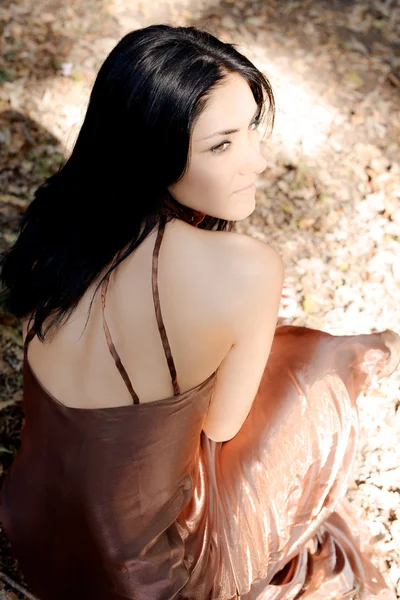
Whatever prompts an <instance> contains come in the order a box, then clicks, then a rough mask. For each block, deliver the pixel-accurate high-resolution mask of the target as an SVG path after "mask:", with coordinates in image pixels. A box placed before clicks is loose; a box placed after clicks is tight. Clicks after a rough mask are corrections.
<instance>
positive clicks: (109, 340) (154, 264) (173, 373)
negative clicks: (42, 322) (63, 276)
mask: <svg viewBox="0 0 400 600" xmlns="http://www.w3.org/2000/svg"><path fill="white" fill-rule="evenodd" d="M165 225H166V220H165V217H164V216H163V217H162V219H161V223H160V227H159V229H158V233H157V239H156V242H155V245H154V250H153V260H152V277H151V283H152V291H153V301H154V308H155V314H156V318H157V324H158V330H159V332H160V337H161V341H162V344H163V349H164V354H165V358H166V360H167V364H168V368H169V372H170V375H171V381H172V385H173V388H174V396H176V395H178V394H180V388H179V384H178V380H177V374H176V368H175V364H174V360H173V358H172V352H171V347H170V345H169V342H168V337H167V332H166V330H165V325H164V322H163V318H162V314H161V306H160V298H159V292H158V281H157V276H158V256H159V252H160V246H161V242H162V238H163V234H164V230H165ZM119 254H120V253H118V255H117V258H116V260H118V257H119ZM109 279H110V273H109V274H108V275H107V277H106V278H105V279H104V280H103V283H102V285H101V307H102V321H103V329H104V333H105V336H106V341H107V346H108V348H109V351H110V354H111V356H112V357H113V359H114V361H115V365H116V367H117V369H118V371H119V372H120V374H121V377H122V379H123V380H124V382H125V385H126V387H127V388H128V391H129V393H130V394H131V396H132V398H133V402H134V404H139V403H140V401H139V397H138V395H137V394H136V392H135V390H134V389H133V386H132V383H131V380H130V379H129V375H128V373H127V372H126V369H125V367H124V365H123V364H122V360H121V358H120V356H119V354H118V352H117V350H116V348H115V346H114V342H113V341H112V338H111V333H110V329H109V327H108V324H107V321H106V317H105V307H106V294H107V288H108V283H109ZM35 335H36V331H35V326H34V325H32V327H31V328H30V329H29V330H28V332H27V335H26V338H25V342H24V354H26V352H27V348H28V344H29V342H30V341H31V340H32V339H33V338H34V337H35Z"/></svg>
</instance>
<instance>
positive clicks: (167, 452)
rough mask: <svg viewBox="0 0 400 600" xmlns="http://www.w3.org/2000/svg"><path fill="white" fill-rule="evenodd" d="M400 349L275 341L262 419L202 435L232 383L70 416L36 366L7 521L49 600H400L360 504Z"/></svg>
mask: <svg viewBox="0 0 400 600" xmlns="http://www.w3.org/2000/svg"><path fill="white" fill-rule="evenodd" d="M399 362H400V337H399V336H398V335H397V334H395V333H394V332H392V331H390V330H387V331H385V332H381V333H373V334H365V335H353V336H333V335H329V334H328V333H325V332H322V331H318V330H312V329H309V328H305V327H293V326H285V327H279V328H277V330H276V333H275V337H274V341H273V345H272V349H271V354H270V357H269V359H268V362H267V364H266V367H265V371H264V373H263V376H262V380H261V383H260V386H259V389H258V392H257V394H256V397H255V399H254V403H253V405H252V407H251V410H250V412H249V415H248V417H247V419H246V421H245V423H244V424H243V426H242V428H241V430H240V431H239V433H238V434H237V435H236V436H235V437H234V438H233V439H232V440H229V441H227V442H222V443H221V442H220V443H217V442H213V441H211V440H210V439H209V438H207V436H206V435H205V433H204V432H203V431H202V426H203V423H204V419H205V417H206V414H207V410H208V407H209V404H210V401H211V399H212V396H213V393H214V390H215V382H216V380H217V377H218V371H217V372H216V373H215V374H213V375H212V376H210V377H209V378H208V379H207V380H206V381H205V382H203V384H201V385H200V386H197V387H196V388H194V389H192V390H190V391H189V392H186V393H184V394H180V395H178V396H175V397H172V398H166V399H163V400H161V401H158V402H155V403H150V404H138V405H132V406H124V407H117V408H113V409H94V410H84V409H83V410H82V409H71V408H67V407H64V406H63V405H62V404H61V403H59V402H57V400H56V399H55V398H53V397H52V396H50V395H49V394H48V393H47V392H46V391H45V390H44V389H43V388H42V387H41V386H40V384H39V382H38V380H37V379H36V378H35V376H34V374H33V372H32V371H31V370H30V368H29V366H28V364H26V363H25V364H24V409H25V423H24V427H23V430H22V432H21V448H20V450H19V451H18V453H17V456H16V458H15V460H14V463H13V465H12V467H11V468H10V469H9V470H8V471H7V474H6V478H5V480H4V483H3V486H2V488H1V493H0V520H1V522H2V524H3V527H4V529H5V531H6V534H7V536H8V537H9V539H10V542H11V547H12V549H13V552H14V554H15V556H16V558H17V559H18V560H19V562H20V565H21V568H22V571H23V573H24V575H25V578H26V581H27V583H28V584H29V585H30V587H31V588H32V590H33V591H34V592H35V593H36V594H37V595H38V597H39V598H40V599H41V600H55V599H57V600H71V598H74V600H81V599H82V600H83V599H85V600H87V599H88V598H90V599H92V598H93V599H94V598H96V600H127V599H135V600H138V599H143V600H168V599H171V600H172V599H180V600H184V599H186V600H188V599H190V600H206V599H207V600H232V599H241V600H278V599H279V600H280V599H282V600H295V599H296V600H297V599H298V598H304V599H309V600H322V599H323V600H329V599H345V598H346V599H352V600H356V599H357V600H377V599H379V600H394V599H395V594H394V592H393V591H392V590H391V589H390V587H389V586H388V585H387V583H386V582H385V580H384V578H383V576H382V575H381V574H380V573H379V571H378V570H377V569H376V568H375V567H374V565H373V563H372V560H371V558H372V556H373V547H372V546H369V541H368V540H366V539H362V538H361V534H360V535H358V533H357V532H358V529H357V522H358V518H357V515H356V514H355V513H354V512H353V510H352V507H351V505H350V504H349V502H348V501H347V500H346V498H345V494H346V489H347V484H348V480H349V476H350V474H351V470H352V465H353V459H354V456H355V452H356V451H357V444H358V437H359V423H358V413H357V397H358V396H359V394H360V393H361V391H362V390H367V389H368V387H369V386H370V385H371V383H372V381H374V379H379V378H381V377H387V376H389V375H390V374H391V373H392V372H393V371H394V370H395V369H396V368H397V366H398V364H399Z"/></svg>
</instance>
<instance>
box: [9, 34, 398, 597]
mask: <svg viewBox="0 0 400 600" xmlns="http://www.w3.org/2000/svg"><path fill="white" fill-rule="evenodd" d="M274 111H275V103H274V94H273V90H272V87H271V85H270V83H269V81H268V79H267V78H266V77H265V75H263V74H262V73H261V72H260V71H259V70H258V69H257V68H256V67H255V66H254V65H253V64H252V63H251V62H250V61H249V60H248V59H247V58H246V57H245V56H243V55H242V54H241V53H240V52H239V51H238V50H237V49H236V48H235V47H234V45H231V44H225V43H223V42H222V41H220V40H218V39H217V38H215V37H214V36H212V35H211V34H209V33H207V32H205V31H200V30H199V29H196V28H194V27H171V26H169V25H152V26H149V27H146V28H143V29H139V30H136V31H133V32H131V33H129V34H127V35H125V36H124V37H123V38H122V39H121V41H120V42H119V43H118V44H117V45H116V47H115V48H114V49H113V50H112V51H111V53H110V54H109V55H108V57H107V58H106V60H105V61H104V63H103V64H102V66H101V68H100V70H99V73H98V75H97V77H96V80H95V82H94V85H93V89H92V92H91V95H90V99H89V103H88V107H87V112H86V115H85V118H84V121H83V124H82V127H81V129H80V132H79V134H78V137H77V140H76V143H75V146H74V148H73V150H72V153H71V155H70V157H69V158H68V159H67V160H66V161H65V163H64V164H63V165H62V166H61V167H60V169H59V171H58V172H57V173H55V174H54V175H52V176H51V177H50V178H49V179H48V180H46V182H45V183H44V184H43V185H42V186H41V187H40V188H39V189H38V190H37V191H36V194H35V197H34V199H33V201H32V202H31V204H30V205H29V206H28V208H27V210H26V212H25V214H24V216H23V218H22V222H21V231H20V234H19V237H18V239H17V241H16V242H15V244H14V245H13V246H12V247H11V248H10V250H9V251H8V252H6V253H5V254H4V255H3V257H2V261H1V266H2V271H1V278H2V284H3V287H4V290H3V297H4V299H5V303H6V307H7V309H8V310H9V311H10V312H11V313H13V314H15V315H16V316H18V317H21V318H22V319H23V335H24V340H25V342H24V366H23V369H24V370H23V377H24V379H23V385H24V414H25V421H24V425H23V428H22V430H21V447H20V449H19V451H18V453H17V455H16V457H15V460H14V463H13V465H12V466H11V467H10V469H9V470H8V471H7V473H6V477H5V479H4V482H3V485H2V487H1V490H0V521H1V523H2V526H3V528H4V530H5V532H6V534H7V537H8V538H9V540H10V543H11V547H12V550H13V552H14V554H15V557H16V558H17V559H18V561H19V564H20V566H21V569H22V572H23V574H24V576H25V578H26V581H27V583H28V584H29V585H30V587H31V589H32V591H33V592H34V593H35V594H37V596H38V598H40V600H55V599H57V600H71V599H72V598H73V599H74V600H81V599H82V600H83V599H85V600H86V599H88V598H89V599H91V600H92V599H93V600H94V599H96V600H123V599H124V600H125V599H135V600H136V599H137V600H138V599H146V600H169V599H171V600H172V599H173V598H175V599H178V598H179V599H182V600H183V599H191V600H193V599H196V600H203V599H204V600H206V599H209V600H217V599H218V600H231V599H234V598H237V599H238V598H242V599H246V600H253V599H254V600H255V599H259V600H261V599H262V600H272V599H274V600H275V599H278V598H279V599H285V600H288V599H293V600H294V599H295V598H296V599H297V598H309V599H314V600H317V599H321V600H322V599H324V600H325V599H328V598H343V599H344V598H348V599H350V598H354V599H355V598H360V599H361V600H372V599H375V598H376V599H378V598H379V599H381V600H382V599H384V598H385V599H394V598H395V596H394V594H393V592H391V590H390V589H389V588H388V586H387V584H386V582H385V580H384V578H383V576H382V575H381V574H380V573H379V572H378V570H377V569H376V567H375V566H374V565H373V562H372V560H371V554H372V549H371V548H370V546H369V544H368V543H367V541H366V540H362V539H361V537H360V535H359V534H358V532H357V518H356V516H355V515H353V513H352V511H351V507H350V505H349V504H348V503H347V502H346V500H345V498H344V496H345V492H346V484H347V480H348V477H349V474H350V472H351V465H352V460H353V457H354V453H355V451H356V449H357V440H358V415H357V404H356V400H357V397H358V395H359V394H360V393H361V391H363V390H365V389H367V388H368V386H369V385H370V383H371V381H372V380H373V377H378V378H380V377H387V376H389V375H390V374H391V373H392V372H393V371H394V370H395V369H396V368H397V366H398V363H399V361H400V338H399V336H398V335H397V334H396V333H395V332H393V331H391V330H386V331H384V332H380V333H374V334H363V335H351V336H332V335H330V334H328V333H325V332H323V331H319V330H313V329H308V328H306V327H294V326H285V327H276V325H277V316H278V309H279V303H280V299H281V294H282V287H283V281H284V263H283V261H282V258H281V257H280V256H279V254H278V252H277V251H276V250H275V249H274V248H273V247H271V246H269V245H268V244H265V243H263V242H261V241H259V240H256V239H254V238H252V237H250V236H246V235H242V234H239V233H236V232H235V231H233V224H234V222H235V221H240V220H243V219H245V218H246V217H248V216H249V215H250V214H251V213H252V212H253V210H254V208H255V181H256V178H257V176H258V175H259V174H260V173H262V172H263V171H264V170H265V168H266V161H265V159H264V158H263V156H262V153H261V129H263V130H264V129H266V130H272V128H273V123H274Z"/></svg>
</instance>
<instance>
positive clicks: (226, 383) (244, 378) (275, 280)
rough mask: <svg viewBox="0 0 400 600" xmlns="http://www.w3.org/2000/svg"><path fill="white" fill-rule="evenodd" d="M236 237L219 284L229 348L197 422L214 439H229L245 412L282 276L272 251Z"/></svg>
mask: <svg viewBox="0 0 400 600" xmlns="http://www.w3.org/2000/svg"><path fill="white" fill-rule="evenodd" d="M241 237H242V240H241V242H240V244H241V248H240V254H239V256H240V259H239V260H237V259H236V264H235V266H234V268H233V269H232V274H234V277H231V281H230V282H228V283H227V282H226V281H225V282H224V285H227V286H228V288H230V304H229V307H227V311H228V312H229V318H228V322H229V323H230V328H231V334H232V346H231V348H230V351H229V352H228V354H227V355H226V357H225V358H224V360H223V361H222V363H221V364H220V366H219V368H218V374H217V380H216V384H215V389H214V395H213V398H212V400H211V404H210V408H209V410H208V413H207V416H206V420H205V422H204V426H203V430H204V432H205V433H206V435H207V437H209V438H210V439H211V440H214V441H216V442H223V441H227V440H229V439H231V438H233V437H234V436H235V435H236V434H237V433H238V431H239V429H240V428H241V426H242V424H243V423H244V421H245V419H246V417H247V415H248V413H249V411H250V408H251V405H252V403H253V400H254V398H255V395H256V393H257V389H258V387H259V384H260V381H261V377H262V374H263V372H264V369H265V365H266V362H267V360H268V356H269V353H270V350H271V345H272V340H273V336H274V333H275V328H276V323H277V318H278V309H279V305H280V300H281V294H282V287H283V280H284V271H285V268H284V263H283V261H282V259H281V257H280V256H279V254H278V253H277V252H276V250H274V249H273V248H271V247H270V246H268V245H267V244H264V243H263V242H260V241H259V240H255V239H254V238H250V237H248V238H246V241H245V242H244V240H243V238H244V237H245V236H241ZM228 271H229V269H228ZM227 276H228V277H229V273H228V275H227Z"/></svg>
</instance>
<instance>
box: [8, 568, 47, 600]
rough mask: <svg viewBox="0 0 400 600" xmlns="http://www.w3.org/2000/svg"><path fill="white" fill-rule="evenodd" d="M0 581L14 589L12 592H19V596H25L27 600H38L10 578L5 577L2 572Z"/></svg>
mask: <svg viewBox="0 0 400 600" xmlns="http://www.w3.org/2000/svg"><path fill="white" fill-rule="evenodd" d="M0 579H2V580H3V581H5V583H7V584H8V585H9V586H10V587H12V588H14V590H17V592H19V593H20V594H25V597H26V598H28V599H29V600H39V598H37V597H36V596H33V595H32V594H31V593H30V592H28V590H26V589H25V588H23V587H22V585H20V584H19V583H17V582H16V581H14V580H13V579H11V577H9V576H8V575H6V574H5V573H3V572H2V571H0Z"/></svg>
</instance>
